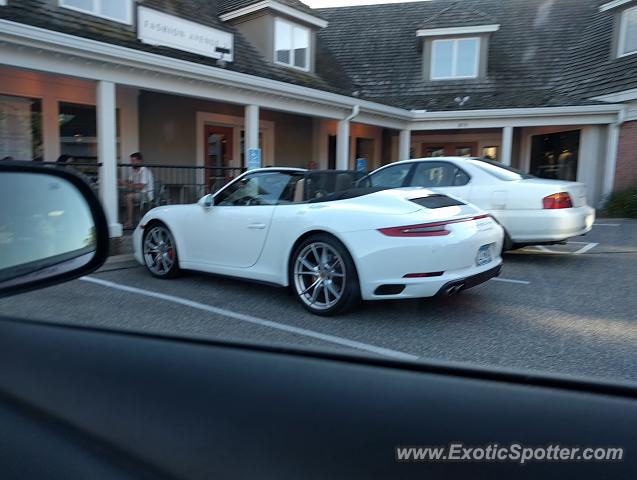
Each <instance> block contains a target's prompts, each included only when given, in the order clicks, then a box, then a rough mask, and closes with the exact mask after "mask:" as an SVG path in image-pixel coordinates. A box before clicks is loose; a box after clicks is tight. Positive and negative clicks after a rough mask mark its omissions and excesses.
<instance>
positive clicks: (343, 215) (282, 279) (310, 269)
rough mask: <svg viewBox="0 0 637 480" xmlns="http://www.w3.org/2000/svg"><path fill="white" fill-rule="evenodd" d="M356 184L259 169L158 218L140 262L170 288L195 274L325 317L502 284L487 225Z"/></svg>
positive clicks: (425, 201)
mask: <svg viewBox="0 0 637 480" xmlns="http://www.w3.org/2000/svg"><path fill="white" fill-rule="evenodd" d="M356 175H357V173H356V172H337V171H325V172H320V171H305V170H301V169H291V168H266V169H259V170H252V171H250V172H247V173H244V174H243V175H241V176H240V177H238V178H237V179H236V180H234V181H233V182H232V183H230V184H228V185H227V186H226V187H224V188H223V189H222V190H220V191H219V192H217V193H216V194H214V195H207V196H205V197H204V198H202V199H201V200H200V201H199V202H198V203H197V204H192V205H174V206H164V207H158V208H155V209H153V210H151V211H150V212H148V213H147V214H146V215H145V216H144V218H143V219H142V221H141V223H140V224H139V226H138V227H137V228H136V230H135V232H134V235H133V240H134V248H135V257H136V258H137V260H138V261H139V262H140V263H142V264H143V265H145V266H146V267H147V269H148V271H149V272H150V273H151V274H152V275H154V276H156V277H160V278H169V277H174V276H175V275H176V274H177V273H178V272H179V270H180V269H187V270H197V271H202V272H209V273H214V274H219V275H226V276H232V277H240V278H244V279H250V280H256V281H262V282H268V283H273V284H276V285H281V286H291V287H292V289H293V291H294V293H295V294H296V296H297V298H298V299H299V300H300V302H301V304H302V305H303V306H304V307H305V308H307V309H308V310H310V311H311V312H313V313H316V314H319V315H332V314H336V313H338V312H341V311H344V310H346V309H348V308H349V307H351V306H353V305H354V304H355V303H356V302H357V301H358V300H359V299H361V298H362V299H364V300H380V299H400V298H418V297H430V296H434V295H450V294H454V293H457V292H459V291H460V290H463V289H466V288H470V287H472V286H475V285H477V284H479V283H482V282H485V281H487V280H488V279H490V278H492V277H494V276H496V275H498V274H499V273H500V268H501V263H502V259H501V257H500V251H501V248H502V241H503V231H502V228H501V227H500V226H499V225H498V224H497V222H495V221H494V220H493V219H492V218H491V217H490V216H489V215H487V214H484V212H481V211H479V210H477V209H476V208H475V207H473V206H471V205H468V204H466V203H464V202H462V201H460V200H458V199H455V198H451V197H448V196H445V195H441V194H434V193H432V192H431V191H429V190H425V189H422V188H413V189H404V190H381V189H377V188H353V186H354V183H355V180H356Z"/></svg>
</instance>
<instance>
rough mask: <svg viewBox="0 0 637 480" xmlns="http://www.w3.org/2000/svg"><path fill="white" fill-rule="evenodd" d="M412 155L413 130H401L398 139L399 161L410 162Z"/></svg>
mask: <svg viewBox="0 0 637 480" xmlns="http://www.w3.org/2000/svg"><path fill="white" fill-rule="evenodd" d="M410 155H411V130H401V131H400V135H399V137H398V160H409V157H410Z"/></svg>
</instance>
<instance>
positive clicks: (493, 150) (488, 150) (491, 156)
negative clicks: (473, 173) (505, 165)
mask: <svg viewBox="0 0 637 480" xmlns="http://www.w3.org/2000/svg"><path fill="white" fill-rule="evenodd" d="M499 153H500V152H498V147H484V148H483V149H482V158H486V159H487V160H497V161H498V162H499V161H500V156H499Z"/></svg>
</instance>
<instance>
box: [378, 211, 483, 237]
mask: <svg viewBox="0 0 637 480" xmlns="http://www.w3.org/2000/svg"><path fill="white" fill-rule="evenodd" d="M489 216H490V215H478V216H476V217H467V218H460V219H457V220H447V221H446V222H434V223H422V224H419V225H406V226H404V227H390V228H379V229H378V231H379V232H380V233H382V234H383V235H387V236H388V237H442V236H444V235H449V234H450V233H451V231H449V230H447V229H446V228H445V227H446V226H447V225H451V224H452V223H461V222H471V221H473V220H480V219H482V218H487V217H489Z"/></svg>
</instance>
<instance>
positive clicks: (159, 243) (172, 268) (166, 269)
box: [144, 224, 179, 278]
mask: <svg viewBox="0 0 637 480" xmlns="http://www.w3.org/2000/svg"><path fill="white" fill-rule="evenodd" d="M144 262H145V263H146V268H148V270H149V271H150V273H152V274H153V275H155V276H156V277H163V278H169V277H172V276H174V275H175V274H176V273H177V270H178V268H179V267H178V265H177V250H176V247H175V241H174V239H173V236H172V234H171V233H170V231H169V230H168V228H167V227H165V226H164V225H161V224H155V225H153V226H151V227H150V229H149V230H148V231H147V232H146V234H145V235H144Z"/></svg>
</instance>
